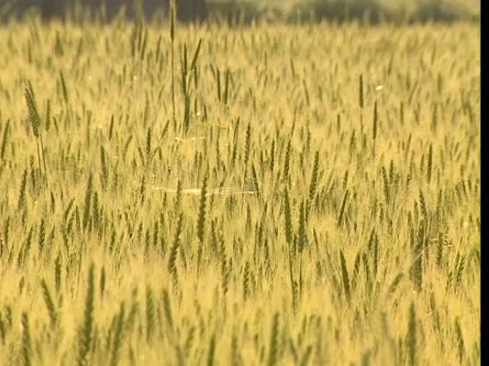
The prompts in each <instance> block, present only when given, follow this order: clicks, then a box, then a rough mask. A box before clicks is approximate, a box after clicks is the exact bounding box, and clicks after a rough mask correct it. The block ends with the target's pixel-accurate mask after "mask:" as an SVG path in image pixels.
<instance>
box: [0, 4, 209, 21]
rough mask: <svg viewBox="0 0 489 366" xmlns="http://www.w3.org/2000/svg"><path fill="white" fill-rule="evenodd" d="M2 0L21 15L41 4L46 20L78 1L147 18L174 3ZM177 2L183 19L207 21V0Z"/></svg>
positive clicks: (88, 7) (89, 9)
mask: <svg viewBox="0 0 489 366" xmlns="http://www.w3.org/2000/svg"><path fill="white" fill-rule="evenodd" d="M7 2H9V3H10V4H7ZM2 3H5V4H6V8H7V9H8V11H9V13H8V14H7V16H19V15H22V14H24V13H25V12H26V11H28V10H29V9H32V8H37V9H38V10H39V11H40V13H41V16H42V18H43V19H46V20H49V19H55V18H63V17H65V16H66V14H67V13H68V12H69V11H70V10H72V9H73V7H74V5H75V4H79V5H81V7H82V9H83V10H84V12H86V13H88V14H97V13H98V12H100V10H101V9H102V7H104V8H105V14H106V15H107V17H108V18H112V17H114V16H115V15H117V14H119V12H120V11H121V9H122V8H123V7H125V9H126V15H127V16H128V17H130V18H134V17H136V16H137V15H138V14H139V13H140V12H141V11H142V13H143V15H144V16H145V17H146V18H151V17H152V16H153V15H154V14H155V13H158V12H160V13H164V14H168V13H169V7H170V5H169V3H170V0H144V1H140V0H0V6H1V5H2ZM175 4H176V13H177V17H178V20H180V21H183V22H191V21H203V20H205V19H206V18H207V4H206V0H175ZM141 5H142V9H141V8H140V6H141Z"/></svg>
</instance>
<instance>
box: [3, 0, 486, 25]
mask: <svg viewBox="0 0 489 366" xmlns="http://www.w3.org/2000/svg"><path fill="white" fill-rule="evenodd" d="M169 1H170V0H0V19H2V20H3V21H8V20H9V19H19V18H23V17H26V16H29V15H32V14H36V13H37V14H40V15H41V17H42V18H43V19H45V20H49V19H66V18H67V17H70V18H71V19H86V18H87V17H90V18H94V17H96V18H98V19H100V20H102V21H110V20H113V19H115V18H117V17H128V18H130V19H138V18H145V19H148V20H149V19H151V18H156V19H162V18H164V17H166V16H167V15H168V13H169V11H168V9H169ZM176 4H177V16H178V19H179V20H180V21H183V22H195V21H206V20H221V21H226V22H228V23H232V24H249V23H251V22H253V21H258V22H259V21H268V22H270V21H286V22H292V23H302V22H318V21H325V20H326V21H332V22H346V21H361V22H367V23H379V22H382V21H387V22H404V23H406V22H407V23H415V22H429V21H433V22H445V23H446V22H455V21H466V20H470V21H479V20H480V0H176Z"/></svg>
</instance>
